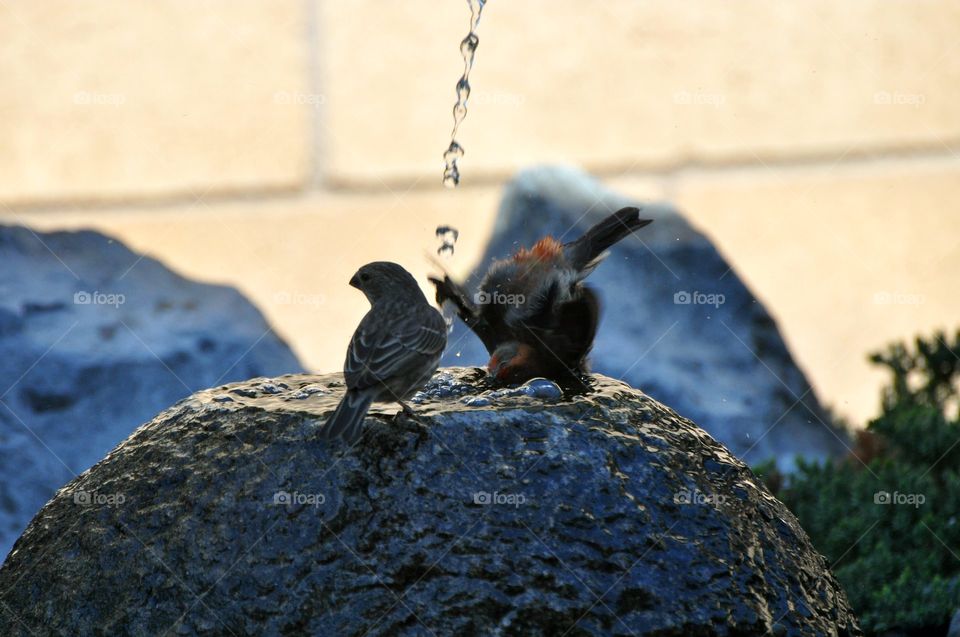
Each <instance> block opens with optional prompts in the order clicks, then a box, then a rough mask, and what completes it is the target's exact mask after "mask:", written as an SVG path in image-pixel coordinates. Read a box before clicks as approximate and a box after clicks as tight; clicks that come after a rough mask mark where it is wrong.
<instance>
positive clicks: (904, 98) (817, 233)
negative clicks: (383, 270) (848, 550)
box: [0, 0, 960, 423]
mask: <svg viewBox="0 0 960 637" xmlns="http://www.w3.org/2000/svg"><path fill="white" fill-rule="evenodd" d="M468 17H469V14H468V9H467V4H466V2H465V1H464V0H443V1H442V2H438V1H436V0H433V1H430V2H428V1H427V0H407V1H405V2H387V1H385V0H271V1H270V2H266V1H262V0H207V1H204V2H196V1H194V0H160V1H157V2H152V3H124V2H120V1H118V0H112V1H109V0H88V1H84V2H74V1H69V0H51V1H49V2H43V3H36V2H30V1H29V0H6V1H5V2H3V3H0V77H2V78H3V82H4V90H3V91H0V138H2V139H3V140H4V144H3V152H2V153H0V222H3V223H16V224H26V225H29V226H31V227H33V228H35V229H38V230H41V229H42V230H51V229H68V228H80V227H84V228H95V229H98V230H101V231H104V232H107V233H109V234H111V235H113V236H115V237H117V238H119V239H121V240H122V241H124V242H125V243H126V244H127V245H128V246H130V247H131V248H132V249H134V250H136V251H138V252H145V253H147V254H149V255H151V256H153V257H156V258H158V259H160V260H161V261H163V262H164V263H165V264H167V265H169V266H170V267H172V268H173V269H174V270H176V271H177V272H179V273H181V274H183V275H185V276H188V277H190V278H194V279H200V280H204V281H210V282H215V283H224V284H229V285H233V286H236V287H237V288H239V289H240V290H241V291H242V292H243V293H244V294H245V295H246V296H247V297H248V298H250V299H251V300H252V301H253V302H254V303H255V304H256V305H257V306H258V307H259V308H261V309H262V310H263V312H264V313H265V315H266V317H267V318H268V320H269V321H270V322H271V324H272V325H274V326H275V327H276V328H277V330H278V332H279V333H280V334H281V335H282V336H283V337H284V338H285V339H286V340H287V341H288V342H289V343H290V344H291V345H292V347H293V349H294V350H295V352H296V354H297V355H298V356H299V358H300V360H301V361H303V362H304V364H305V365H306V366H308V367H309V368H312V369H316V370H318V371H333V370H336V369H338V368H339V367H340V365H341V363H342V357H343V348H344V343H345V342H346V340H347V339H348V338H349V334H350V332H351V331H352V329H353V326H354V325H355V324H356V322H357V320H358V319H359V318H360V316H361V315H362V314H363V312H364V311H365V307H366V304H365V301H364V299H363V298H362V296H361V295H359V294H357V293H356V292H355V291H354V290H352V289H351V288H349V287H348V286H347V285H346V281H347V280H348V279H349V277H350V274H351V273H352V272H353V271H354V270H355V268H356V267H357V266H358V265H360V264H362V263H364V262H366V261H369V260H372V259H375V258H376V259H391V260H396V261H399V262H401V263H403V264H404V265H406V266H407V267H408V268H409V269H411V270H413V271H414V272H415V273H416V274H417V275H418V277H419V278H420V280H421V281H422V282H423V283H424V284H425V283H426V278H425V275H426V274H427V272H428V271H429V269H430V268H429V266H428V264H427V262H426V260H425V259H424V254H425V253H432V252H434V250H435V249H436V247H437V245H438V244H437V242H436V240H435V238H434V228H435V227H436V226H437V225H438V224H440V223H449V224H452V225H454V226H456V227H457V228H459V229H460V231H461V237H460V241H459V242H458V244H457V252H456V255H455V256H454V257H453V259H451V260H450V262H449V267H450V268H451V270H452V271H453V272H454V273H456V274H466V273H467V272H469V271H470V270H471V269H472V267H473V266H474V265H475V262H476V260H477V259H478V258H479V257H480V256H481V255H482V254H483V251H484V248H485V247H486V241H487V239H488V237H489V236H490V235H491V232H492V227H493V221H494V216H495V214H496V209H497V201H498V199H499V196H500V192H501V188H502V185H503V183H504V182H505V181H506V180H507V179H509V178H510V177H511V176H512V175H513V174H514V173H515V171H516V170H517V169H518V168H521V167H525V166H529V165H532V164H540V163H550V164H556V163H561V164H571V165H575V166H578V167H580V168H583V169H584V170H586V171H588V172H590V173H592V174H594V175H597V176H598V177H600V178H601V180H602V181H603V182H604V183H605V184H607V185H608V186H610V187H611V188H614V189H616V190H617V191H618V192H621V193H623V194H625V195H628V196H631V197H634V198H639V199H643V200H657V201H660V200H666V201H669V202H671V203H672V204H674V205H675V206H676V207H678V208H679V209H680V210H682V211H683V212H684V214H685V215H686V217H687V219H688V220H689V221H690V222H691V223H693V224H694V226H696V227H697V228H698V229H699V230H701V231H703V232H704V233H706V234H707V235H708V236H709V237H710V238H711V239H712V241H713V242H714V244H715V245H717V246H718V248H719V249H720V251H721V252H722V253H723V255H724V257H725V258H726V259H727V260H728V261H729V262H730V263H732V264H733V266H734V268H735V269H736V271H737V273H738V274H739V275H740V277H741V278H742V279H744V281H745V282H746V283H747V285H748V286H749V287H750V289H751V290H752V291H753V292H755V293H756V294H757V295H758V296H759V297H760V299H761V301H762V302H763V303H764V304H765V306H766V307H767V308H768V309H769V310H770V311H771V313H772V314H773V315H774V318H775V319H776V320H777V321H778V324H779V326H780V327H781V329H782V330H783V333H784V335H785V337H786V340H787V344H788V346H789V347H790V350H791V352H792V353H793V355H794V357H795V358H796V360H797V361H798V362H799V364H800V366H801V368H802V369H803V370H804V371H805V372H806V373H807V375H808V376H809V378H810V379H811V381H812V383H813V386H814V389H815V392H816V393H817V395H818V396H819V398H820V399H821V401H822V402H824V403H825V404H829V405H833V406H834V407H835V408H836V409H837V411H838V412H839V413H840V414H843V415H846V416H848V417H850V418H851V419H852V420H853V421H854V422H855V423H861V422H862V421H864V420H865V419H866V418H868V417H869V416H871V415H873V414H874V413H875V412H876V410H877V407H878V405H877V404H876V403H877V396H878V389H879V386H880V384H881V381H882V375H881V372H880V371H876V370H872V369H870V368H869V367H868V364H867V362H866V360H865V354H866V352H867V351H870V350H873V349H876V348H877V347H879V346H881V345H883V344H884V343H886V342H888V341H891V340H895V339H902V338H906V337H910V336H912V335H914V334H916V333H920V332H930V331H931V330H932V329H935V328H938V327H952V323H954V322H955V320H956V317H957V316H958V315H960V298H958V296H957V295H956V293H955V287H956V286H955V283H954V278H955V274H956V273H957V272H958V268H960V247H958V241H960V238H958V236H957V234H956V231H955V229H956V226H957V222H958V220H960V213H958V211H957V206H956V202H957V201H958V200H960V179H958V177H960V157H958V149H960V109H958V108H957V104H958V103H960V37H958V36H960V3H956V2H951V1H948V0H937V1H934V0H919V1H916V2H887V1H884V0H851V1H850V2H844V3H834V2H827V1H826V0H810V1H806V2H800V1H799V0H795V1H790V2H780V3H768V2H760V1H759V0H735V1H733V2H726V3H722V4H719V3H713V2H707V1H705V0H695V1H693V2H688V3H683V4H669V3H662V2H644V1H636V0H599V1H598V2H594V3H589V4H585V3H583V2H573V1H571V0H523V1H522V2H521V1H517V0H512V1H511V0H491V1H490V2H489V3H488V5H487V8H486V11H485V13H484V17H483V20H482V22H481V25H480V31H479V36H480V48H479V50H478V54H477V61H476V66H475V68H474V73H473V75H472V77H471V81H472V84H473V86H474V93H473V96H472V98H471V101H470V104H469V107H470V110H469V114H468V116H467V119H466V121H465V123H464V125H463V127H462V128H461V134H460V136H459V137H460V142H461V143H462V144H463V146H464V147H465V149H466V153H467V154H466V157H465V158H464V160H463V161H462V162H461V170H462V173H463V182H462V185H461V187H460V188H459V189H457V190H455V191H450V190H446V189H444V188H442V186H441V184H440V173H441V169H442V161H441V153H442V151H443V150H444V149H445V148H446V146H447V143H448V141H449V138H448V135H449V130H450V126H451V124H452V118H451V114H450V109H451V106H452V104H453V97H454V90H453V89H454V84H455V82H456V79H457V78H458V77H459V74H460V72H461V70H462V60H461V59H460V56H459V51H458V47H459V42H460V39H461V38H462V37H463V35H464V34H465V33H466V29H467V23H468ZM0 267H2V264H0ZM704 292H709V291H708V290H705V291H704ZM731 338H733V336H731ZM11 382H12V381H11Z"/></svg>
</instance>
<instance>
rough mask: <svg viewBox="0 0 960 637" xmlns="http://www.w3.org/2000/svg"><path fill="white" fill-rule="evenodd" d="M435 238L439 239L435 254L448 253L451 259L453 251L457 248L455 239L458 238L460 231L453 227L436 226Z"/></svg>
mask: <svg viewBox="0 0 960 637" xmlns="http://www.w3.org/2000/svg"><path fill="white" fill-rule="evenodd" d="M437 238H438V239H440V247H439V248H437V254H438V255H442V254H443V253H445V252H449V253H450V256H451V257H452V256H453V252H454V249H455V248H456V247H457V239H459V238H460V231H459V230H457V229H456V228H454V227H453V226H437Z"/></svg>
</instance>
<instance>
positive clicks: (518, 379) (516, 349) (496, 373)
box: [487, 341, 539, 383]
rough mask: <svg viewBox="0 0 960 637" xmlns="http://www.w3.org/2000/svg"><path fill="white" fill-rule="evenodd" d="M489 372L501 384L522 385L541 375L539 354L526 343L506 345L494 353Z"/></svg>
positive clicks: (515, 342) (488, 366)
mask: <svg viewBox="0 0 960 637" xmlns="http://www.w3.org/2000/svg"><path fill="white" fill-rule="evenodd" d="M487 371H488V372H489V373H490V375H491V376H493V377H494V378H495V379H496V380H498V381H499V382H501V383H522V382H524V381H527V380H530V379H531V378H534V377H536V376H538V375H539V373H538V371H537V353H536V351H535V350H534V349H533V348H532V347H530V346H529V345H527V344H526V343H519V342H517V341H511V342H509V343H504V344H502V345H500V346H499V347H497V349H495V350H494V351H493V354H492V355H491V356H490V362H488V363H487Z"/></svg>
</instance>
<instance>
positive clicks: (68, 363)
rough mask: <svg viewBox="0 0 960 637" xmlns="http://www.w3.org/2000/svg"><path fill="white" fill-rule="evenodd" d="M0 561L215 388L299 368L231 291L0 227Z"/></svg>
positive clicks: (76, 240)
mask: <svg viewBox="0 0 960 637" xmlns="http://www.w3.org/2000/svg"><path fill="white" fill-rule="evenodd" d="M0 264H2V265H0V559H2V558H3V557H4V556H5V555H6V554H7V551H8V550H9V549H10V546H12V544H13V541H14V540H15V539H16V538H17V537H18V536H19V535H20V533H22V532H23V529H24V528H25V527H26V525H27V523H28V522H29V521H30V519H31V518H32V517H33V515H34V514H35V513H36V512H37V511H38V510H39V509H40V507H41V506H43V504H44V503H45V502H46V501H47V500H49V499H50V497H51V496H52V495H53V494H54V492H56V490H57V489H58V488H60V487H61V486H63V485H64V484H65V483H66V482H67V481H68V480H70V479H72V478H73V477H74V476H76V475H77V474H78V473H80V472H82V471H84V470H85V469H87V468H89V467H90V466H91V465H92V464H93V463H94V462H96V461H97V460H99V459H101V458H102V457H103V456H104V454H106V453H107V452H108V451H109V450H110V449H112V448H113V447H115V446H116V445H117V443H119V442H120V441H121V440H123V439H124V438H126V437H127V436H128V435H130V432H132V431H133V430H134V429H135V428H136V427H137V426H138V425H140V424H142V423H143V422H144V421H145V420H147V419H149V418H151V417H153V416H154V415H155V414H156V413H157V412H158V411H159V410H161V409H163V408H165V407H167V406H169V405H171V404H172V403H174V402H176V401H177V400H179V399H181V398H183V397H185V396H189V395H190V394H191V393H193V392H194V391H197V390H198V389H202V388H204V387H210V386H212V385H216V384H218V383H222V382H224V381H232V380H239V379H243V378H250V377H251V376H258V375H264V374H269V375H276V374H283V373H288V372H296V371H301V370H302V367H301V366H300V364H299V362H298V361H297V359H296V357H295V356H294V355H293V353H292V352H291V351H290V349H289V348H288V347H287V346H286V344H284V343H283V341H282V340H281V339H280V338H278V337H277V336H276V335H275V334H274V333H273V332H272V331H271V329H270V326H269V325H267V323H266V321H264V319H263V316H262V315H261V314H260V312H259V311H258V310H257V309H256V308H255V307H254V306H253V305H251V304H250V302H249V301H247V300H246V299H245V298H244V297H243V296H242V295H241V294H240V293H239V292H237V291H236V290H235V289H232V288H228V287H224V286H219V285H206V284H202V283H196V282H194V281H190V280H187V279H185V278H183V277H181V276H179V275H177V274H175V273H174V272H171V271H170V270H168V269H167V268H166V267H164V266H163V265H162V264H160V263H159V262H157V261H156V260H154V259H151V258H149V257H145V256H143V255H141V254H137V253H134V252H131V251H130V250H129V249H127V248H126V247H125V246H123V244H121V243H119V242H118V241H115V240H113V239H111V238H110V237H107V236H104V235H102V234H99V233H96V232H51V233H39V232H34V231H33V230H30V229H28V228H24V227H10V226H0Z"/></svg>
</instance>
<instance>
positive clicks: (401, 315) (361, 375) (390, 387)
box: [321, 261, 447, 442]
mask: <svg viewBox="0 0 960 637" xmlns="http://www.w3.org/2000/svg"><path fill="white" fill-rule="evenodd" d="M350 285H352V286H353V287H355V288H357V289H359V290H360V291H361V292H363V293H364V295H366V297H367V300H368V301H370V305H371V307H370V311H369V312H367V314H366V315H365V316H364V317H363V319H362V320H361V321H360V325H359V326H358V327H357V330H356V331H355V332H354V333H353V338H351V339H350V346H349V347H348V348H347V358H346V361H345V362H344V364H343V379H344V381H345V383H346V385H347V391H346V394H345V395H344V397H343V399H341V401H340V404H339V405H338V406H337V409H336V411H334V412H333V415H332V416H330V418H329V420H327V424H326V426H324V428H323V430H322V431H321V436H322V437H323V438H327V439H334V438H343V439H344V440H346V441H347V442H354V441H356V440H357V439H358V438H359V437H360V431H361V428H360V425H361V423H362V422H363V418H364V416H365V415H366V414H367V410H368V409H370V404H371V403H374V402H391V401H395V402H397V403H399V404H400V406H401V407H402V408H403V410H404V412H406V413H408V414H412V413H413V411H412V410H411V409H410V407H409V406H408V405H407V404H406V403H405V402H404V401H405V400H406V399H407V398H409V397H410V396H412V395H413V394H414V393H416V391H417V390H418V389H420V388H421V387H422V386H423V384H424V383H426V382H427V381H428V380H429V379H430V377H431V376H433V373H434V372H435V371H437V367H438V366H439V364H440V355H441V354H442V353H443V348H444V347H446V345H447V325H446V322H445V321H444V320H443V315H441V314H440V312H438V311H437V310H436V309H434V308H433V307H431V306H430V303H429V302H428V301H427V298H426V297H425V296H424V295H423V292H422V291H421V290H420V286H419V285H417V282H416V280H415V279H414V278H413V276H412V275H411V274H410V273H409V272H407V271H406V270H404V269H403V268H402V267H400V266H399V265H397V264H396V263H390V262H387V261H377V262H374V263H368V264H367V265H365V266H363V267H362V268H360V269H359V270H357V273H356V274H354V275H353V278H351V279H350Z"/></svg>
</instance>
